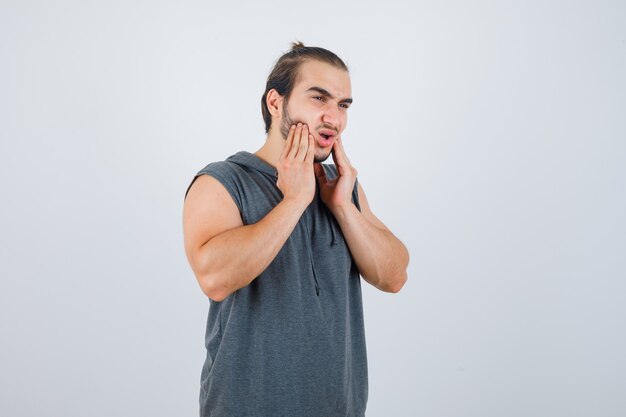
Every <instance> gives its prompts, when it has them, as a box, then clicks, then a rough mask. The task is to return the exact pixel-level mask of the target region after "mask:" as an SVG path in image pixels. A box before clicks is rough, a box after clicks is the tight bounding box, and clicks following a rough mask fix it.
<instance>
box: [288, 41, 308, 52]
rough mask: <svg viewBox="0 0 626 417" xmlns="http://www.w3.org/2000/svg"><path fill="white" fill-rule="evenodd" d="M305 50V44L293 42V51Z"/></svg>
mask: <svg viewBox="0 0 626 417" xmlns="http://www.w3.org/2000/svg"><path fill="white" fill-rule="evenodd" d="M300 48H305V46H304V44H303V43H302V42H300V41H296V42H291V50H292V51H295V50H296V49H300Z"/></svg>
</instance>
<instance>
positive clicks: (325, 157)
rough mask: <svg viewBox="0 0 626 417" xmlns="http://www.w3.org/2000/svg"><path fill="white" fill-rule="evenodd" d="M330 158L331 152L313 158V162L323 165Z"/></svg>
mask: <svg viewBox="0 0 626 417" xmlns="http://www.w3.org/2000/svg"><path fill="white" fill-rule="evenodd" d="M329 156H330V152H328V153H324V154H317V153H316V154H315V156H314V157H313V161H314V162H317V163H322V162H324V161H325V160H327V159H328V157H329Z"/></svg>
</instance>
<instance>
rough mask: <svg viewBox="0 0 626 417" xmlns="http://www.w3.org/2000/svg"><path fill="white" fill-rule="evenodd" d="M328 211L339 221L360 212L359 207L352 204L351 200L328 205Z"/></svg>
mask: <svg viewBox="0 0 626 417" xmlns="http://www.w3.org/2000/svg"><path fill="white" fill-rule="evenodd" d="M330 211H331V212H332V213H333V216H335V218H336V219H337V221H338V222H340V223H341V222H342V221H345V220H348V219H349V218H350V217H354V216H356V215H358V214H359V213H360V212H359V209H357V208H356V206H355V205H354V203H353V202H352V201H349V202H348V203H346V204H341V205H336V206H333V207H330Z"/></svg>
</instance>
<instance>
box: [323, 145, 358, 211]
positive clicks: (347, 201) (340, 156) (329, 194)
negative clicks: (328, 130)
mask: <svg viewBox="0 0 626 417" xmlns="http://www.w3.org/2000/svg"><path fill="white" fill-rule="evenodd" d="M332 154H333V161H335V166H336V167H337V178H335V179H332V180H329V179H327V178H326V174H325V172H324V167H322V166H321V165H320V164H315V176H316V177H317V180H318V182H319V185H320V195H321V197H322V201H323V202H324V203H325V204H326V205H327V206H328V208H329V209H330V210H331V211H333V212H335V211H336V210H339V209H341V208H344V207H346V206H348V205H351V204H352V191H353V189H354V184H355V182H356V176H357V171H356V169H355V168H354V167H353V166H352V164H350V161H349V160H348V157H347V156H346V152H345V151H344V149H343V144H342V142H341V138H337V140H335V143H334V144H333V150H332Z"/></svg>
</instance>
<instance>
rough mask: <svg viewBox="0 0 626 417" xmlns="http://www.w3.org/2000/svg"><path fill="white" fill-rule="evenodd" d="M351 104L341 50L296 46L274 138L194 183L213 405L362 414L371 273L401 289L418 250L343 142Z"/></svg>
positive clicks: (189, 230) (279, 79)
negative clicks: (379, 207) (411, 250)
mask: <svg viewBox="0 0 626 417" xmlns="http://www.w3.org/2000/svg"><path fill="white" fill-rule="evenodd" d="M351 103H352V93H351V85H350V77H349V75H348V69H347V67H346V65H345V64H344V63H343V61H342V60H341V59H340V58H339V57H337V55H335V54H334V53H332V52H330V51H328V50H326V49H323V48H315V47H305V46H304V45H302V43H297V44H294V45H293V47H292V49H291V50H290V51H289V52H287V53H286V54H284V55H283V56H282V57H281V58H280V59H279V60H278V61H277V63H276V65H275V67H274V69H273V70H272V72H271V74H270V76H269V77H268V80H267V85H266V89H265V93H264V94H263V98H262V103H261V108H262V113H263V117H264V120H265V127H266V133H267V138H266V141H265V144H264V145H263V146H262V147H261V148H260V149H259V150H258V151H257V152H256V153H254V154H251V153H248V152H239V153H237V154H235V155H233V156H231V157H230V158H228V159H227V160H226V161H222V162H216V163H211V164H209V165H208V166H207V167H205V168H204V169H202V170H201V171H200V172H199V173H198V174H197V175H196V176H195V177H194V180H193V181H192V183H191V185H190V186H189V188H188V190H187V194H186V200H185V206H184V213H183V224H184V235H185V251H186V254H187V258H188V260H189V263H190V264H191V267H192V269H193V271H194V273H195V275H196V278H197V279H198V282H199V284H200V287H201V288H202V290H203V291H204V293H205V294H206V295H207V296H208V297H209V298H210V299H211V303H210V308H209V316H208V320H207V328H206V341H205V342H206V343H205V344H206V349H207V356H206V360H205V363H204V367H203V369H202V375H201V390H200V414H201V416H230V417H233V416H255V417H260V416H268V417H269V416H272V417H274V416H297V417H308V416H315V417H334V416H350V417H352V416H364V413H365V408H366V403H367V394H368V392H367V387H368V384H367V358H366V348H365V333H364V324H363V306H362V300H361V282H360V278H359V274H360V275H361V276H362V277H363V278H364V279H365V280H366V281H367V282H368V283H370V284H372V285H373V286H375V287H376V288H378V289H380V290H382V291H386V292H398V291H399V290H400V289H401V288H402V286H403V285H404V283H405V282H406V279H407V275H406V268H407V265H408V260H409V255H408V252H407V250H406V248H405V247H404V245H403V244H402V243H401V242H400V241H399V240H398V239H397V238H396V237H395V236H394V235H393V234H392V233H391V232H390V231H389V230H388V229H387V227H385V225H384V224H383V223H382V222H381V221H380V220H379V219H377V218H376V216H375V215H374V214H373V213H372V212H371V210H370V208H369V205H368V202H367V199H366V197H365V193H364V192H363V188H362V187H361V185H360V184H357V181H356V176H357V172H356V170H355V169H354V168H353V167H352V165H351V164H350V161H349V160H348V158H347V156H346V153H345V151H344V147H343V141H342V138H341V133H342V132H343V130H344V129H345V127H346V122H347V113H348V107H349V106H350V104H351ZM330 155H332V159H333V160H334V162H335V164H334V165H321V164H320V163H321V162H322V161H324V160H326V159H327V158H328V157H329V156H330Z"/></svg>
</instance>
